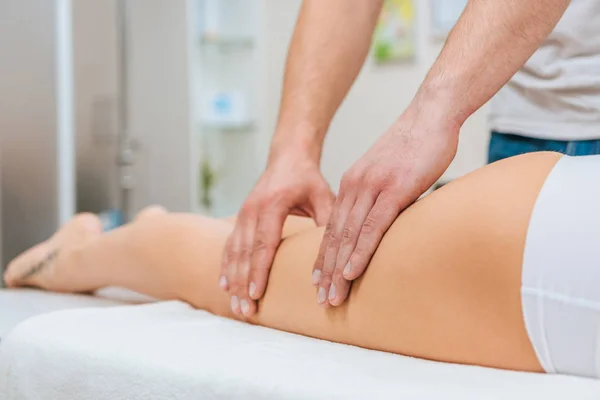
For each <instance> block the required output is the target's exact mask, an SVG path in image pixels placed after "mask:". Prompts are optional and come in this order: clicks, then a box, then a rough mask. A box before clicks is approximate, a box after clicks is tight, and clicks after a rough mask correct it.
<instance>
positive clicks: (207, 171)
mask: <svg viewBox="0 0 600 400" xmlns="http://www.w3.org/2000/svg"><path fill="white" fill-rule="evenodd" d="M199 175H200V190H201V193H200V203H202V205H203V206H204V207H206V209H208V210H210V209H211V208H212V205H213V202H212V197H211V192H212V189H213V188H214V186H215V184H216V180H217V179H216V174H215V170H214V169H213V167H212V165H211V164H210V161H208V160H206V159H205V160H203V161H202V162H201V163H200V174H199Z"/></svg>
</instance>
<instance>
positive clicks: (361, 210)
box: [329, 192, 377, 305]
mask: <svg viewBox="0 0 600 400" xmlns="http://www.w3.org/2000/svg"><path fill="white" fill-rule="evenodd" d="M376 197H377V196H376V195H375V194H373V193H372V192H365V193H364V194H363V195H362V196H360V197H359V198H358V199H357V200H356V202H355V203H354V206H353V207H352V210H351V211H350V215H348V219H347V221H346V226H345V227H344V230H343V232H342V239H341V243H340V248H339V250H338V254H337V259H336V261H335V269H334V271H333V276H332V284H331V285H332V288H331V289H330V290H329V303H331V305H340V304H342V303H343V302H344V301H345V300H346V297H348V292H349V290H350V284H349V282H348V280H347V279H345V277H344V276H343V272H344V269H345V268H346V266H347V265H348V260H349V259H350V255H351V254H352V252H353V251H354V248H355V246H356V242H357V241H358V236H359V233H360V229H361V226H362V225H363V223H364V221H365V219H366V218H367V216H368V215H369V212H370V211H371V209H372V208H373V206H374V204H375V199H376ZM334 285H335V290H332V289H333V288H334ZM332 291H333V292H334V293H333V294H332Z"/></svg>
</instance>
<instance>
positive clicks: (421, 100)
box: [412, 0, 570, 126]
mask: <svg viewBox="0 0 600 400" xmlns="http://www.w3.org/2000/svg"><path fill="white" fill-rule="evenodd" d="M569 3H570V1H569V0H509V1H501V0H495V1H492V0H471V1H469V4H468V6H467V8H466V10H465V12H464V13H463V15H462V16H461V18H460V19H459V21H458V23H457V24H456V26H455V28H454V29H453V30H452V32H451V33H450V35H449V37H448V40H447V42H446V45H445V46H444V49H443V50H442V52H441V54H440V56H439V57H438V59H437V61H436V62H435V63H434V65H433V67H432V68H431V70H430V71H429V73H428V75H427V77H426V79H425V81H424V82H423V85H422V86H421V88H420V89H419V92H418V93H417V96H416V97H415V101H414V102H413V104H412V106H413V107H412V108H413V109H414V110H415V111H416V112H417V113H421V112H422V113H423V114H422V115H423V118H426V119H429V120H432V119H439V120H441V122H443V123H449V124H454V125H458V126H460V125H462V123H463V122H464V121H465V120H466V119H467V118H468V117H469V116H470V115H471V114H472V113H473V112H475V111H476V110H477V109H479V108H480V107H481V106H482V105H483V104H485V103H486V102H487V101H488V100H489V99H490V98H491V97H492V96H493V95H494V94H496V92H498V90H500V88H501V87H502V86H504V84H506V82H508V80H509V79H510V78H511V77H512V76H513V75H514V74H515V72H517V70H518V69H519V68H520V67H521V66H522V65H523V64H524V63H525V62H526V61H527V60H528V59H529V57H530V56H531V55H532V54H533V53H534V52H535V51H536V50H537V48H538V47H539V46H540V45H541V43H542V42H543V41H544V40H545V39H546V37H547V36H548V35H549V34H550V32H551V31H552V29H553V28H554V26H555V25H556V24H557V23H558V21H559V20H560V18H561V16H562V15H563V13H564V11H565V10H566V8H567V6H568V5H569Z"/></svg>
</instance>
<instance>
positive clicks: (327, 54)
mask: <svg viewBox="0 0 600 400" xmlns="http://www.w3.org/2000/svg"><path fill="white" fill-rule="evenodd" d="M381 3H382V0H369V1H364V0H328V1H322V0H305V1H304V2H303V5H302V9H301V11H300V16H299V18H298V22H297V24H296V29H295V32H294V35H293V37H292V41H291V44H290V50H289V54H288V59H287V63H286V70H285V77H284V84H283V93H282V100H281V107H280V115H279V121H278V126H277V130H276V133H275V136H274V138H273V143H272V147H271V157H273V156H276V155H277V154H278V153H279V152H280V151H281V149H287V148H295V149H301V150H303V151H306V152H308V153H309V155H310V156H311V157H313V158H314V159H316V160H318V159H319V158H320V154H321V147H322V143H323V140H324V137H325V134H326V131H327V128H328V127H329V124H330V122H331V119H332V118H333V115H334V114H335V112H336V110H337V109H338V107H339V105H340V103H341V102H342V100H343V99H344V97H345V96H346V94H347V92H348V90H349V89H350V86H351V85H352V82H354V80H355V79H356V76H357V75H358V73H359V71H360V69H361V67H362V65H363V63H364V60H365V57H366V55H367V52H368V50H369V47H370V43H371V36H372V33H373V29H374V27H375V23H376V21H377V17H378V15H379V11H380V9H381Z"/></svg>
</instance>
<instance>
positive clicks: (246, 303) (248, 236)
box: [234, 214, 257, 317]
mask: <svg viewBox="0 0 600 400" xmlns="http://www.w3.org/2000/svg"><path fill="white" fill-rule="evenodd" d="M256 227H257V220H256V218H255V217H254V216H253V215H252V214H250V215H249V216H248V217H247V218H246V219H245V221H244V224H243V225H241V226H240V231H241V234H240V237H241V240H240V245H239V246H240V250H239V258H238V262H237V268H236V277H235V292H234V295H235V296H236V297H237V299H238V301H239V305H240V307H239V310H240V315H244V316H245V317H250V316H251V315H252V314H253V313H254V312H255V311H256V305H255V302H254V301H253V300H252V299H251V298H250V297H249V296H248V281H249V275H250V263H251V260H252V247H253V245H254V236H255V233H256Z"/></svg>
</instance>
